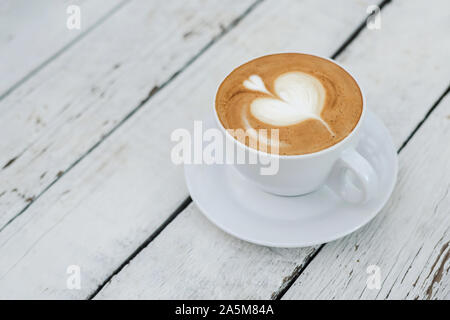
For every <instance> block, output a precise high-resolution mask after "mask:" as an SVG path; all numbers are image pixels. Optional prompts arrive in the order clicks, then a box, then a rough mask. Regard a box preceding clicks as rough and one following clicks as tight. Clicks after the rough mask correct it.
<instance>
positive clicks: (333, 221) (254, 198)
mask: <svg viewBox="0 0 450 320" xmlns="http://www.w3.org/2000/svg"><path fill="white" fill-rule="evenodd" d="M365 121H366V123H365V124H364V127H363V131H364V132H363V135H362V139H361V142H360V144H359V146H358V148H357V149H358V151H359V152H360V153H361V154H362V155H364V156H365V157H366V159H367V160H369V162H370V163H371V164H372V166H373V167H374V168H375V170H376V172H377V174H378V177H379V179H380V181H379V186H380V187H379V194H378V195H377V196H376V197H375V198H373V199H371V200H370V201H368V202H367V203H364V204H350V203H347V202H345V201H343V200H341V199H340V198H339V197H338V196H336V195H335V194H334V193H333V192H332V191H331V190H330V189H328V187H322V188H321V189H320V190H318V191H316V192H313V193H310V194H307V195H303V196H298V197H281V196H276V195H272V194H269V193H266V192H264V191H262V190H260V189H258V188H257V187H255V186H254V185H253V184H251V183H250V182H248V181H247V180H245V178H243V177H242V176H241V175H240V174H239V173H238V172H237V171H236V170H235V169H234V168H233V167H232V166H230V165H205V164H203V165H186V166H185V177H186V183H187V186H188V189H189V192H190V194H191V197H192V199H193V201H194V202H195V203H196V205H197V206H198V207H199V209H200V210H201V211H202V212H203V214H204V215H205V216H206V217H207V218H208V219H209V220H210V221H211V222H212V223H214V224H215V225H217V226H218V227H219V228H221V229H222V230H224V231H225V232H227V233H229V234H231V235H233V236H235V237H237V238H239V239H242V240H245V241H249V242H252V243H256V244H260V245H265V246H272V247H306V246H312V245H316V244H321V243H325V242H329V241H333V240H336V239H338V238H341V237H344V236H346V235H348V234H349V233H352V232H353V231H355V230H357V229H359V228H361V227H362V226H364V225H365V224H366V223H368V222H369V221H370V220H371V219H373V218H374V217H375V216H376V215H377V213H378V212H379V211H380V210H381V208H382V207H383V206H384V205H385V204H386V202H387V200H388V199H389V196H390V195H391V193H392V190H393V188H394V185H395V182H396V179H397V166H398V164H397V152H396V150H395V146H394V143H393V141H392V138H391V136H390V134H389V131H388V130H387V128H386V127H385V126H384V124H383V122H382V121H381V120H380V119H379V118H378V117H377V116H375V115H374V114H373V113H372V112H370V111H368V112H367V117H366V119H365Z"/></svg>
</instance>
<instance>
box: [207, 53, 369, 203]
mask: <svg viewBox="0 0 450 320" xmlns="http://www.w3.org/2000/svg"><path fill="white" fill-rule="evenodd" d="M321 58H323V59H327V60H329V61H331V62H332V63H334V64H337V65H338V66H340V67H341V68H343V69H344V70H346V71H347V73H348V74H350V75H351V76H352V77H353V75H352V74H351V73H350V72H349V71H348V70H347V69H346V68H344V67H342V66H341V65H340V64H338V63H336V61H334V60H331V59H328V58H324V57H321ZM353 79H355V81H356V83H357V84H358V86H359V88H360V90H361V94H362V97H363V108H362V113H361V117H360V119H359V121H358V123H357V124H356V126H355V128H354V129H353V131H352V132H351V133H350V134H349V135H348V136H347V137H345V138H344V139H343V140H341V141H340V142H338V143H337V144H335V145H333V146H331V147H329V148H326V149H323V150H320V151H318V152H314V153H309V154H304V155H277V154H269V153H265V152H262V151H259V150H256V149H252V148H249V147H248V146H246V145H245V144H243V143H241V142H239V141H238V140H236V139H235V138H234V137H233V136H232V135H231V134H230V133H228V132H227V131H226V129H225V128H224V127H223V125H222V123H221V122H220V120H219V117H218V115H217V110H216V108H214V114H215V119H216V123H217V126H218V128H220V129H221V131H222V133H223V134H224V135H225V137H226V139H227V140H228V142H227V143H231V144H234V146H235V148H236V149H237V152H236V153H238V152H243V153H245V154H246V159H248V155H249V154H251V153H253V156H257V157H260V158H263V159H265V160H264V161H261V162H258V163H256V164H250V163H245V164H234V167H235V168H236V169H237V170H238V171H239V172H240V173H241V174H242V175H243V176H244V177H245V178H247V179H248V180H249V181H251V182H253V183H254V184H256V185H257V186H258V187H260V188H261V189H263V190H264V191H267V192H269V193H273V194H277V195H282V196H297V195H302V194H307V193H310V192H313V191H315V190H317V189H319V188H320V187H322V186H323V185H325V184H326V185H327V186H328V187H330V188H331V189H332V190H333V191H334V192H335V193H336V194H337V195H339V196H340V197H341V198H343V199H344V200H346V201H348V202H353V203H360V202H366V201H368V200H369V199H371V198H372V197H373V196H374V195H375V194H376V193H377V190H378V177H377V175H376V173H375V170H374V169H373V167H372V166H371V164H370V163H369V162H368V161H367V160H366V159H365V158H364V157H363V156H362V155H361V154H360V153H358V151H356V149H355V148H356V146H357V144H358V142H359V140H360V136H361V127H362V125H363V124H364V119H365V114H366V111H367V110H366V109H367V106H366V99H365V96H364V92H363V91H362V89H361V87H360V85H359V83H358V81H357V80H356V78H355V77H353ZM230 139H231V140H232V141H231V140H230ZM255 153H256V154H255ZM270 161H278V165H279V169H278V172H277V173H276V174H273V175H262V174H261V168H262V167H264V166H267V165H264V164H267V163H268V162H270ZM263 163H264V164H263Z"/></svg>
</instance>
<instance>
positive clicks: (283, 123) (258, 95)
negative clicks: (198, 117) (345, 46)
mask: <svg viewBox="0 0 450 320" xmlns="http://www.w3.org/2000/svg"><path fill="white" fill-rule="evenodd" d="M216 110H217V113H218V115H219V119H220V121H221V122H222V124H223V125H224V127H225V128H226V129H238V128H243V129H256V130H258V129H269V130H271V129H278V130H279V138H280V141H279V144H277V146H279V153H280V154H305V153H311V152H316V151H319V150H322V149H325V148H327V147H330V146H332V145H334V144H336V143H337V142H339V141H341V140H342V139H343V138H345V137H346V136H347V135H348V134H349V133H350V132H351V131H352V130H353V128H354V127H355V126H356V124H357V123H358V121H359V118H360V116H361V112H362V95H361V91H360V89H359V87H358V85H357V84H356V82H355V80H354V79H353V78H352V77H351V76H350V75H349V74H348V73H347V72H346V71H345V70H343V69H342V68H341V67H339V66H337V65H336V64H334V63H332V62H330V61H329V60H326V59H322V58H319V57H316V56H311V55H304V54H294V53H293V54H276V55H270V56H265V57H262V58H258V59H255V60H253V61H250V62H248V63H246V64H244V65H242V66H240V67H239V68H237V69H235V70H234V71H233V72H232V73H231V74H230V75H229V76H228V77H227V78H226V79H225V80H224V81H223V82H222V84H221V86H220V88H219V90H218V93H217V96H216ZM250 138H253V139H258V138H257V137H256V136H254V135H253V136H252V137H250ZM258 143H260V144H265V145H267V144H269V145H270V144H271V143H273V142H271V141H262V140H261V139H259V141H258ZM247 145H249V144H248V143H247ZM258 148H259V147H258Z"/></svg>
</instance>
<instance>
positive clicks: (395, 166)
mask: <svg viewBox="0 0 450 320" xmlns="http://www.w3.org/2000/svg"><path fill="white" fill-rule="evenodd" d="M372 117H373V118H374V119H375V120H376V121H377V122H379V123H380V124H381V125H382V126H383V129H384V130H386V133H387V135H388V137H389V145H390V146H392V149H393V150H394V152H395V157H394V159H395V161H393V163H392V166H393V178H392V179H391V180H390V185H389V188H388V190H389V191H388V192H386V193H385V197H383V198H381V199H380V201H379V205H377V206H375V208H374V209H373V210H371V211H372V212H373V213H372V214H369V215H367V217H366V219H364V220H363V221H362V222H361V223H359V224H358V225H357V226H355V227H354V228H351V229H350V230H346V231H341V232H337V233H333V236H330V237H328V238H327V237H324V238H323V239H320V240H315V241H309V242H308V241H305V242H302V243H301V244H300V243H297V244H295V243H291V242H289V243H282V242H277V243H274V242H272V241H264V240H255V239H252V238H248V237H245V236H242V235H241V234H239V235H238V234H236V233H235V232H234V231H233V230H230V229H229V228H227V227H225V226H223V225H222V224H221V223H219V222H216V221H215V220H214V219H213V218H212V217H211V216H210V215H209V214H208V213H206V211H207V210H205V209H204V208H203V207H202V205H201V204H200V202H198V201H196V199H195V196H193V193H192V190H193V187H192V186H191V182H190V180H189V178H188V176H187V170H186V167H187V166H193V165H184V166H183V172H184V178H185V181H186V186H187V189H188V191H189V194H190V196H191V198H192V201H193V202H194V203H195V205H196V206H197V207H198V209H199V210H200V212H201V213H202V214H203V216H205V217H206V218H207V220H208V221H210V222H211V223H212V224H214V225H215V226H216V227H218V228H219V229H220V230H222V231H224V232H226V233H228V234H230V235H232V236H234V237H235V238H237V239H240V240H243V241H246V242H249V243H253V244H256V245H261V246H266V247H272V248H304V247H311V246H316V245H321V244H324V243H328V242H332V241H336V240H338V239H341V238H343V237H345V236H347V235H350V234H352V233H353V232H355V231H357V230H359V229H361V228H362V227H363V226H365V225H367V224H368V223H369V222H370V221H372V220H373V219H374V218H375V217H376V216H377V215H378V214H379V213H380V212H381V210H382V209H383V207H384V206H385V205H386V203H387V202H388V201H389V199H390V197H391V195H392V193H393V191H394V188H395V185H396V183H397V179H398V152H397V151H396V150H395V143H394V140H393V139H392V135H391V133H390V132H389V129H388V128H387V127H386V126H385V124H384V122H383V121H382V120H381V119H380V118H379V117H378V116H377V115H376V114H375V113H373V112H372V111H371V110H370V109H367V117H366V120H367V119H369V118H372ZM204 165H205V164H201V166H204ZM225 169H226V167H225V166H223V167H222V168H220V169H219V170H225ZM255 188H256V187H255ZM361 205H363V204H361Z"/></svg>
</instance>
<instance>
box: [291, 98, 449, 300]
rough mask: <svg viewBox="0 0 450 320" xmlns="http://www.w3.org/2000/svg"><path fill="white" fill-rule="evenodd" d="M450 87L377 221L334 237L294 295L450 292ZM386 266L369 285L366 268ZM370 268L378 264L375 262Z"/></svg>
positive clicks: (407, 156)
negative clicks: (376, 283) (378, 285)
mask: <svg viewBox="0 0 450 320" xmlns="http://www.w3.org/2000/svg"><path fill="white" fill-rule="evenodd" d="M449 137H450V95H447V97H446V98H445V100H444V101H442V102H441V103H440V104H439V105H438V106H437V108H436V110H434V111H433V112H432V113H431V115H430V116H429V117H428V119H427V121H426V122H425V123H424V125H423V126H422V127H421V128H420V129H419V130H418V132H417V133H416V135H415V136H414V137H413V138H412V139H411V140H410V142H409V143H408V144H407V145H406V147H405V149H404V150H403V151H402V152H401V154H400V173H399V183H398V185H397V187H396V190H395V192H394V194H393V196H392V197H391V200H390V202H389V203H388V205H387V206H386V207H385V208H384V209H383V211H382V212H381V213H380V215H379V216H377V217H376V218H375V219H374V221H373V222H372V223H370V224H369V225H368V226H366V227H364V228H363V229H361V230H360V231H358V232H356V233H355V234H352V235H350V236H348V237H346V238H344V239H342V240H339V241H335V242H333V243H329V244H327V245H326V246H325V247H324V248H323V249H322V250H321V251H320V253H319V254H318V255H317V256H316V257H315V259H314V260H313V261H312V262H311V263H310V265H309V266H308V268H307V269H306V271H305V272H304V273H303V274H302V275H301V276H300V277H299V278H298V279H297V281H296V282H295V284H294V285H293V286H292V287H291V288H290V290H289V291H288V292H287V294H286V296H285V298H287V299H305V298H306V299H387V298H389V299H450V273H449V270H450V259H449V258H450V246H449V245H450V193H449V190H450V162H449V159H450V148H448V138H449ZM370 265H376V266H378V267H379V268H380V269H379V270H380V277H381V288H380V289H379V290H377V289H376V288H375V289H369V288H367V286H366V281H367V279H368V277H369V274H368V273H366V269H367V267H368V266H370ZM369 271H370V270H369Z"/></svg>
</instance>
